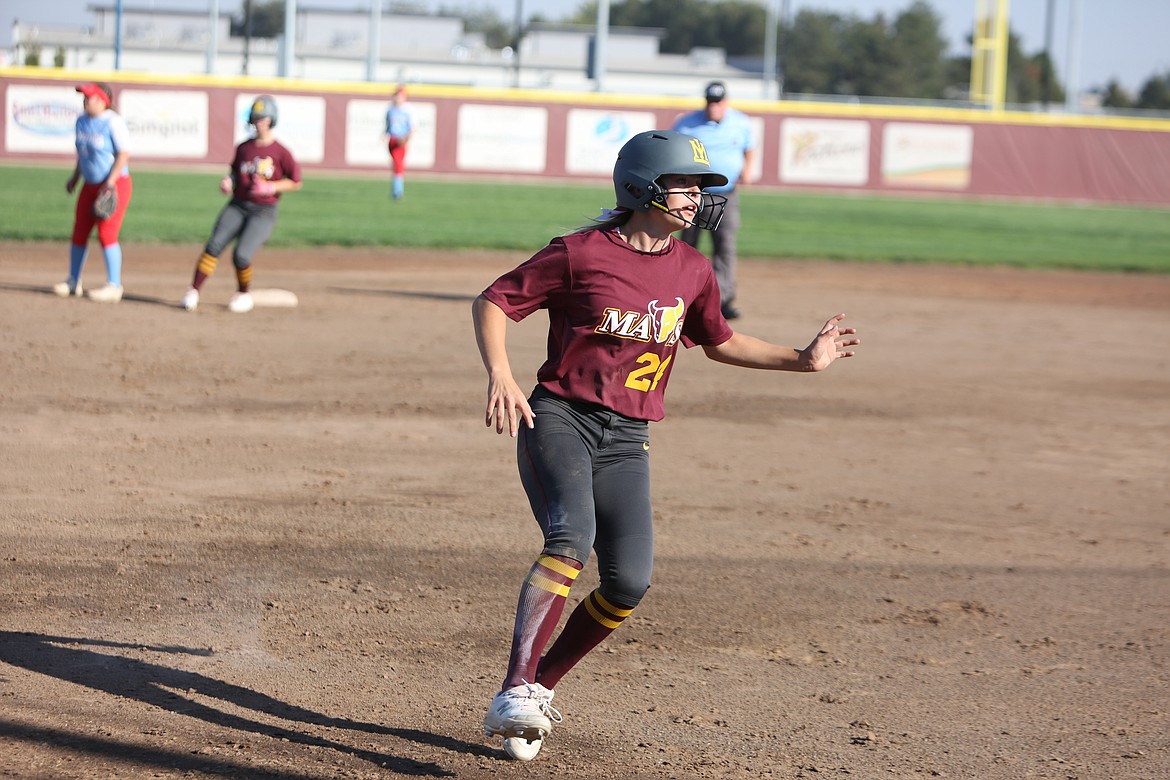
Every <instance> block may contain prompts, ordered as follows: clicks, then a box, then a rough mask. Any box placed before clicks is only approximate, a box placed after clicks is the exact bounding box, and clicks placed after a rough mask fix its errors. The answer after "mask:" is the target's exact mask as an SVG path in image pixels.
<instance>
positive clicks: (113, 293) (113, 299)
mask: <svg viewBox="0 0 1170 780" xmlns="http://www.w3.org/2000/svg"><path fill="white" fill-rule="evenodd" d="M80 286H81V285H78V287H80ZM89 299H90V300H91V301H97V302H98V303H117V302H118V301H120V300H122V288H121V287H119V286H118V285H116V284H107V285H105V286H103V287H99V288H97V289H96V290H90V291H89Z"/></svg>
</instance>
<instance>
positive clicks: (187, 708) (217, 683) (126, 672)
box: [0, 631, 496, 780]
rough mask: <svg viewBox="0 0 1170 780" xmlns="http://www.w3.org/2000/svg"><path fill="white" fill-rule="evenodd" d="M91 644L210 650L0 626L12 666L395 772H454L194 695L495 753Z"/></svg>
mask: <svg viewBox="0 0 1170 780" xmlns="http://www.w3.org/2000/svg"><path fill="white" fill-rule="evenodd" d="M95 647H96V648H110V649H113V650H130V651H135V652H143V653H160V654H169V655H194V656H210V655H212V652H211V651H209V650H206V649H198V648H187V647H165V646H162V647H159V646H155V647H151V646H144V645H136V644H129V643H123V642H110V641H105V640H100V639H82V638H78V637H60V636H48V635H45V634H36V633H23V632H16V631H0V661H3V662H4V663H7V664H11V665H12V666H17V667H22V668H24V669H28V670H29V671H33V672H37V673H39V674H44V675H47V676H50V677H56V678H57V679H60V680H64V681H67V682H71V683H75V684H77V685H84V686H86V687H88V688H92V689H94V690H97V691H103V692H105V693H108V694H110V695H112V696H117V697H120V698H124V699H130V700H135V701H139V702H142V703H143V704H148V705H152V706H155V707H158V708H160V709H163V710H166V711H167V712H172V713H175V714H176V715H183V716H186V717H190V718H197V719H199V720H202V721H205V722H207V723H210V724H213V725H216V726H220V727H223V728H229V729H236V730H238V731H243V732H248V733H251V734H257V735H261V736H266V737H271V738H273V739H278V740H287V741H288V742H291V743H296V744H300V745H308V746H311V747H317V748H326V749H329V750H335V751H337V752H339V753H346V754H349V755H352V756H355V757H357V758H360V759H363V760H365V761H369V762H370V763H372V764H375V765H377V766H379V767H383V768H385V769H388V770H390V771H392V772H397V773H399V774H403V775H414V776H425V777H453V776H454V772H451V771H449V770H447V769H444V768H442V767H441V766H439V765H437V764H433V763H429V762H421V761H415V760H413V759H409V758H403V757H401V756H395V755H391V754H387V753H379V752H375V751H371V750H363V749H361V748H357V747H353V746H351V745H346V744H344V743H342V742H337V741H335V740H332V739H326V738H324V737H321V736H316V735H314V734H309V733H305V732H303V731H299V730H294V729H293V728H282V727H280V726H276V725H270V724H268V723H263V722H261V721H259V720H254V719H252V718H249V717H245V716H241V715H235V714H232V713H230V712H226V711H225V710H224V709H220V708H218V707H217V706H214V705H213V704H211V703H202V702H200V701H197V700H196V699H197V698H203V699H215V700H218V701H220V702H222V703H224V704H225V705H229V706H230V707H232V708H239V709H244V710H251V711H253V712H255V713H256V714H258V715H265V716H269V717H272V718H279V719H281V720H286V721H290V722H292V723H294V724H304V725H307V726H317V727H325V728H331V729H339V730H345V731H360V732H366V733H370V734H382V735H386V736H390V737H395V738H398V739H403V740H408V741H411V742H415V743H418V744H421V745H429V746H432V747H435V748H441V749H443V750H449V751H452V752H457V753H466V754H473V755H481V756H495V755H496V752H495V751H493V750H491V749H490V748H487V747H485V746H483V745H476V744H473V743H469V742H463V741H462V740H458V739H453V738H451V737H448V736H444V735H442V734H434V733H431V732H426V731H419V730H417V729H403V728H393V727H389V726H380V725H377V724H374V723H364V722H360V721H353V720H348V719H345V718H333V717H330V716H328V715H323V714H321V713H318V712H314V711H312V710H308V709H304V708H302V707H297V706H295V705H291V704H287V703H285V702H282V701H279V700H277V699H274V698H272V697H271V696H268V695H266V694H263V693H259V692H257V691H254V690H251V689H249V688H244V687H241V686H238V685H233V684H231V683H228V682H224V681H222V680H216V679H215V678H212V677H208V676H206V675H203V674H198V673H196V672H187V671H182V670H179V669H172V668H170V667H168V666H163V665H160V664H156V663H149V662H147V661H141V660H138V659H135V658H128V657H126V656H124V655H120V654H107V653H102V652H97V651H96V650H93V649H89V648H95ZM9 713H11V710H9ZM0 735H7V736H8V737H10V738H13V739H20V740H27V741H30V742H35V743H41V744H44V743H48V744H54V745H59V746H61V747H63V748H66V749H69V750H74V751H79V752H83V753H87V754H90V755H95V756H106V757H108V758H110V759H116V760H119V761H132V762H134V763H136V764H141V765H147V766H152V767H164V768H171V769H179V770H197V771H201V772H208V773H211V774H223V775H235V776H247V777H249V778H273V779H274V780H276V779H278V778H279V779H280V780H299V779H300V778H310V777H314V775H306V774H301V773H298V772H295V771H293V772H285V771H280V770H271V769H267V770H266V769H262V768H260V767H252V766H249V765H242V764H240V763H238V762H233V761H225V760H222V759H218V758H214V757H208V756H200V755H197V754H193V753H190V752H189V751H187V752H178V751H172V750H160V749H157V748H150V747H144V746H141V745H130V744H127V743H123V742H117V741H114V740H108V739H101V738H96V737H92V736H87V735H81V734H74V733H69V732H66V731H62V730H60V729H49V728H41V727H32V726H28V725H25V724H21V723H19V722H14V721H11V720H7V719H5V718H2V717H0Z"/></svg>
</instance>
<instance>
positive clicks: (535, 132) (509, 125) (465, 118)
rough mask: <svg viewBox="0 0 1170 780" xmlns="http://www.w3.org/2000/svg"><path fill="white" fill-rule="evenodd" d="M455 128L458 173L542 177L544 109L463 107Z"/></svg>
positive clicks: (543, 167) (460, 108) (544, 144)
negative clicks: (473, 172) (457, 135)
mask: <svg viewBox="0 0 1170 780" xmlns="http://www.w3.org/2000/svg"><path fill="white" fill-rule="evenodd" d="M458 127H459V138H458V140H457V142H456V148H455V165H456V167H458V168H459V169H460V170H464V171H500V172H501V173H544V169H545V160H546V157H545V148H546V145H547V141H548V111H547V110H546V109H543V108H527V107H521V106H485V105H477V104H468V105H463V106H460V107H459V125H458Z"/></svg>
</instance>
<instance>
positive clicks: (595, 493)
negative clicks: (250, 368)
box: [472, 131, 859, 760]
mask: <svg viewBox="0 0 1170 780" xmlns="http://www.w3.org/2000/svg"><path fill="white" fill-rule="evenodd" d="M613 183H614V190H615V191H616V193H617V208H616V209H615V210H613V211H609V210H607V211H606V212H604V213H603V214H602V216H601V217H600V218H599V219H598V221H597V223H596V224H594V225H591V226H589V227H586V228H582V229H581V230H579V231H577V232H576V233H572V234H570V235H567V236H562V237H559V238H555V239H553V240H552V241H551V242H550V243H549V245H548V246H547V247H545V248H544V249H542V250H541V251H539V252H537V253H536V254H535V255H534V256H533V257H532V258H531V259H529V260H528V261H527V262H525V263H523V264H522V265H520V266H519V267H517V268H516V269H514V270H512V271H510V272H509V273H506V274H504V275H503V276H501V277H500V278H499V279H497V280H496V281H495V282H493V283H492V284H491V286H489V287H488V288H487V289H486V290H484V291H483V293H482V294H481V295H480V296H479V297H478V298H476V300H475V303H474V304H473V307H472V315H473V320H474V324H475V333H476V339H477V341H478V344H479V351H480V355H481V357H482V358H483V363H484V366H485V368H486V369H487V373H488V397H487V414H486V418H485V419H486V423H487V425H488V427H493V426H494V427H495V429H496V432H497V433H503V432H504V431H507V432H508V433H509V434H510V435H511V436H513V437H516V438H517V455H518V463H519V470H520V480H521V483H522V484H523V486H524V490H525V492H526V493H527V494H528V500H529V503H530V505H531V507H532V511H533V513H534V514H535V516H536V521H537V523H538V525H539V526H540V530H541V532H542V534H543V536H544V546H543V549H542V551H541V553H540V555H539V556H538V557H537V559H536V562H535V563H534V564H533V565H532V568H531V569H530V571H529V573H528V576H527V578H526V579H525V581H524V583H523V585H522V586H521V589H520V598H519V604H518V607H517V612H516V620H515V624H514V628H513V633H512V649H511V654H510V656H509V659H508V670H507V673H506V674H505V676H504V680H503V684H502V686H501V690H500V692H499V693H497V694H496V695H495V697H494V698H493V699H492V702H491V705H490V707H489V709H488V712H487V716H486V717H485V718H484V723H483V725H484V731H485V732H486V733H487V734H488V735H489V736H492V735H497V736H502V737H503V738H504V748H505V750H506V751H507V752H508V754H509V755H511V756H512V757H514V758H518V759H521V760H528V759H531V758H533V757H535V756H536V754H537V752H538V751H539V750H540V746H541V744H542V743H543V740H544V738H545V737H547V736H548V734H549V733H550V732H551V731H552V727H553V724H554V723H560V722H561V716H560V713H559V712H557V710H556V709H554V708H553V706H552V700H553V691H554V689H555V688H556V685H557V683H558V682H559V681H560V680H561V678H562V677H563V676H564V675H565V674H566V673H567V672H569V670H571V669H572V668H573V667H574V666H575V665H576V664H577V663H578V662H579V661H580V660H581V659H582V658H583V657H584V656H585V655H586V654H587V653H588V652H589V651H590V650H592V649H593V648H594V647H596V646H597V645H598V644H599V643H600V642H601V641H602V640H603V639H605V637H607V636H608V635H609V634H610V633H611V632H613V631H614V630H615V629H616V628H617V627H618V626H620V625H621V624H622V622H623V621H624V620H626V618H628V617H629V616H630V613H631V612H633V610H634V608H635V607H637V606H638V603H639V602H640V601H641V599H642V597H643V595H644V594H645V593H646V590H647V589H648V588H649V587H650V574H651V567H652V562H653V527H652V512H651V501H650V460H649V458H650V452H649V451H650V439H649V432H648V423H649V422H651V421H657V420H661V419H662V417H663V416H664V413H665V411H664V405H663V398H664V395H665V392H666V384H667V382H668V380H669V379H670V373H671V367H672V363H673V359H674V355H675V352H676V351H677V349H678V345H679V343H680V342H681V343H682V344H684V345H686V346H688V347H691V346H695V345H699V346H702V347H703V350H704V352H705V353H706V355H707V357H709V358H711V359H712V360H715V361H718V362H721V363H728V364H731V365H735V366H743V367H746V368H761V369H773V370H781V371H805V372H811V371H822V370H824V369H826V368H828V367H829V366H830V365H831V364H832V363H833V361H835V360H836V359H838V358H845V357H852V356H853V355H854V351H853V350H852V349H849V348H851V347H854V346H856V345H857V344H858V343H859V341H858V339H856V338H852V336H853V334H855V333H856V331H855V330H854V329H853V328H843V327H841V326H840V322H841V320H842V319H843V318H844V316H845V315H844V314H837V315H835V316H833V317H830V318H829V320H828V321H827V322H826V323H825V324H824V326H823V327H822V328H821V329H820V331H819V332H818V333H817V335H816V336H815V337H814V338H813V340H812V342H811V343H810V344H809V345H808V346H807V347H805V348H804V349H795V348H792V347H782V346H778V345H774V344H771V343H768V342H766V341H762V340H760V339H756V338H753V337H751V336H746V335H743V334H740V333H736V332H734V331H733V330H732V329H731V327H730V326H729V325H728V324H727V321H726V319H725V318H724V317H723V314H722V312H721V311H720V298H719V288H718V285H717V283H716V281H715V277H714V273H713V271H712V269H711V264H710V263H709V262H707V260H706V258H705V257H703V255H702V254H700V253H699V252H698V251H697V250H695V249H694V248H693V247H691V246H689V245H687V244H685V243H684V242H682V241H680V240H678V239H676V238H675V237H674V236H673V234H674V233H675V232H676V231H679V230H682V229H683V228H685V227H687V226H689V225H697V226H699V227H702V228H706V229H708V230H710V229H713V228H714V227H715V226H717V225H718V223H719V219H720V217H721V216H722V209H723V205H724V203H725V199H724V198H723V196H720V195H711V194H708V193H706V192H704V191H703V190H704V189H705V188H707V187H718V186H722V185H725V184H726V183H727V179H726V177H724V176H723V175H722V174H719V173H715V172H713V171H712V170H711V166H710V163H709V161H708V159H707V152H706V149H705V148H704V147H703V144H702V143H701V142H700V141H699V140H698V139H696V138H693V137H691V136H687V135H684V134H682V133H676V132H670V131H650V132H646V133H640V134H638V135H636V136H634V137H633V138H632V139H630V140H629V141H628V142H627V143H626V144H625V146H623V147H622V149H621V151H620V152H619V153H618V158H617V163H616V165H615V166H614V172H613ZM537 309H547V310H548V316H549V337H548V359H547V360H546V361H545V363H544V365H543V366H541V367H540V369H539V370H538V372H537V386H536V389H535V390H534V391H533V392H532V394H531V395H530V396H528V397H527V398H526V397H525V394H524V393H523V392H522V391H521V389H520V387H519V385H518V384H517V382H516V380H515V378H514V377H513V376H512V371H511V368H510V365H509V362H508V354H507V350H506V347H505V334H506V330H507V328H506V325H507V321H508V320H509V319H511V320H515V321H519V320H522V319H524V318H525V317H527V316H528V315H529V314H532V313H533V312H534V311H536V310H537ZM590 550H593V551H595V552H596V554H597V566H598V573H599V579H600V586H599V587H598V588H597V589H596V590H594V591H593V592H592V593H590V594H588V595H587V596H585V597H584V598H583V599H581V601H580V602H579V603H578V605H577V607H576V609H575V610H574V611H573V612H572V614H571V615H570V616H569V619H568V621H567V622H566V624H565V626H564V628H563V630H562V631H561V633H560V635H559V636H558V637H557V639H556V641H554V642H553V643H552V646H551V647H549V648H548V650H547V652H545V646H546V644H547V643H548V641H549V639H551V637H552V633H553V631H554V629H555V628H556V626H557V622H558V620H559V618H560V616H561V614H562V612H563V610H564V607H565V603H566V599H567V597H568V594H569V590H570V588H571V587H572V585H573V581H574V580H575V579H576V578H577V575H578V574H579V572H580V571H581V569H582V568H583V567H584V565H585V562H586V561H587V560H588V557H589V553H590Z"/></svg>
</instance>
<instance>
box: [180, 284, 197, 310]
mask: <svg viewBox="0 0 1170 780" xmlns="http://www.w3.org/2000/svg"><path fill="white" fill-rule="evenodd" d="M182 306H183V308H184V309H186V310H187V311H195V309H197V308H199V291H198V290H196V289H195V288H194V287H191V288H189V289H188V290H187V292H185V293H183V303H182Z"/></svg>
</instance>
